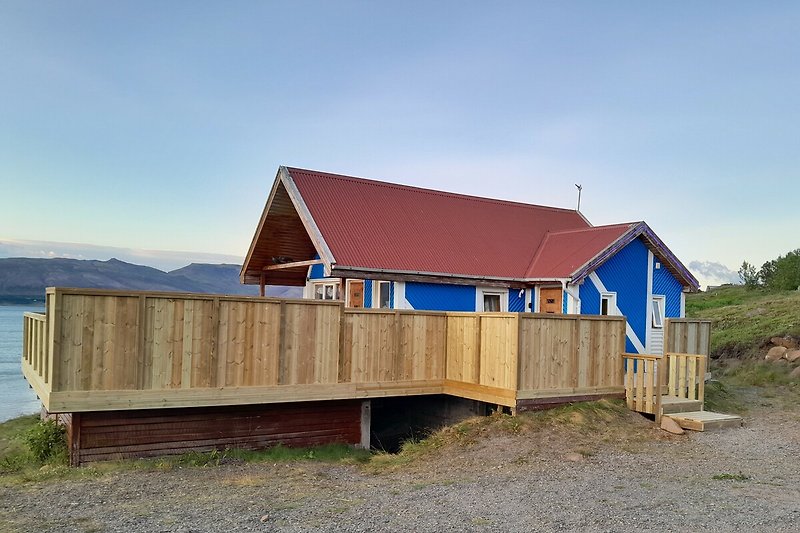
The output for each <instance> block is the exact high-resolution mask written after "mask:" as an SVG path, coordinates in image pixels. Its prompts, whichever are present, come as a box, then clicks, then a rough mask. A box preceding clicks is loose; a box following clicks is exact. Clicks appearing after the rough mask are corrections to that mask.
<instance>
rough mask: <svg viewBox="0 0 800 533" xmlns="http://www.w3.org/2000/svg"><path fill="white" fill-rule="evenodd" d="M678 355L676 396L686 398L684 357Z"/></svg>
mask: <svg viewBox="0 0 800 533" xmlns="http://www.w3.org/2000/svg"><path fill="white" fill-rule="evenodd" d="M677 357H678V361H679V362H678V398H686V392H687V391H686V357H684V356H682V355H679V356H677Z"/></svg>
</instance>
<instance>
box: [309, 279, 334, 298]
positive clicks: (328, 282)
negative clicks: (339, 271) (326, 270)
mask: <svg viewBox="0 0 800 533" xmlns="http://www.w3.org/2000/svg"><path fill="white" fill-rule="evenodd" d="M329 286H330V287H333V298H325V287H329ZM340 286H341V282H339V281H331V280H325V281H312V282H311V297H312V300H323V301H327V302H332V301H335V300H341V297H340V296H341V295H340V294H339V293H340ZM317 287H322V298H317Z"/></svg>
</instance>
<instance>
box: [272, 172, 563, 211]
mask: <svg viewBox="0 0 800 533" xmlns="http://www.w3.org/2000/svg"><path fill="white" fill-rule="evenodd" d="M286 169H287V170H288V171H289V173H290V174H291V173H292V171H299V172H305V173H308V174H320V175H323V176H325V177H328V178H330V179H339V180H347V181H356V182H363V183H367V184H370V185H374V186H377V187H387V188H391V189H398V190H412V191H416V192H420V193H424V194H431V195H436V196H442V197H448V198H457V199H462V200H471V201H479V202H487V203H492V204H503V205H515V206H519V207H526V208H536V209H548V210H552V211H559V212H565V213H577V212H578V211H577V210H575V209H569V208H566V207H554V206H550V205H541V204H528V203H524V202H516V201H514V200H503V199H500V198H488V197H486V196H475V195H471V194H461V193H455V192H449V191H441V190H438V189H429V188H426V187H418V186H415V185H405V184H402V183H392V182H388V181H381V180H374V179H369V178H361V177H357V176H347V175H345V174H334V173H332V172H325V171H322V170H311V169H305V168H298V167H288V166H287V167H286Z"/></svg>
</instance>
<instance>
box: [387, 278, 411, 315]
mask: <svg viewBox="0 0 800 533" xmlns="http://www.w3.org/2000/svg"><path fill="white" fill-rule="evenodd" d="M392 283H394V307H393V309H414V308H413V307H412V306H411V304H410V303H409V302H408V300H406V282H405V281H393V282H392Z"/></svg>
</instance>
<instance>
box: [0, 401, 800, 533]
mask: <svg viewBox="0 0 800 533" xmlns="http://www.w3.org/2000/svg"><path fill="white" fill-rule="evenodd" d="M746 420H747V424H746V427H744V428H742V429H728V430H722V431H719V432H709V433H693V434H689V435H686V436H669V435H667V434H666V433H664V432H661V431H659V430H655V429H652V427H651V426H652V423H650V422H647V421H646V420H644V419H642V418H641V417H639V415H635V414H633V413H631V414H630V417H628V418H627V419H626V420H625V421H624V424H625V425H626V426H627V427H626V428H623V429H624V430H625V432H624V433H620V432H616V433H614V432H611V433H608V432H603V430H602V429H600V428H598V429H596V430H594V431H589V432H586V431H585V430H584V431H581V432H576V431H574V430H572V429H570V428H568V427H564V428H558V427H557V428H549V429H547V430H541V431H534V432H525V433H521V434H512V433H502V432H500V433H497V432H496V433H494V434H490V435H486V436H483V437H481V438H480V439H478V440H477V441H476V442H474V443H472V444H469V445H466V446H465V445H458V444H453V445H449V446H444V447H442V448H439V449H436V450H433V451H432V452H431V453H429V454H427V455H425V456H424V457H421V458H418V459H416V460H414V461H413V462H412V463H410V464H408V465H404V466H403V467H401V468H396V469H394V470H391V471H387V470H383V471H380V470H376V469H375V468H373V467H365V466H361V465H341V464H337V465H330V464H321V463H308V462H303V463H284V464H225V465H222V466H219V467H211V468H182V469H180V468H174V469H172V470H169V471H153V470H150V471H126V472H120V473H117V474H110V475H104V476H100V477H98V478H96V479H89V480H81V481H65V482H47V483H31V484H26V485H22V486H12V487H3V488H0V502H2V503H0V527H5V528H6V529H8V530H11V531H15V530H18V531H37V532H49V531H78V532H89V531H119V532H123V531H124V532H133V533H136V532H151V531H153V532H155V531H164V532H226V533H229V532H234V531H636V532H641V531H739V530H748V531H798V530H800V461H798V452H799V451H800V411H798V410H783V409H781V410H777V411H774V412H773V411H771V410H770V409H769V408H761V409H760V410H758V411H753V412H751V413H749V414H748V415H747V417H746ZM628 436H630V438H628ZM715 477H716V478H717V479H715ZM719 478H728V479H719ZM730 478H733V479H730Z"/></svg>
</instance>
